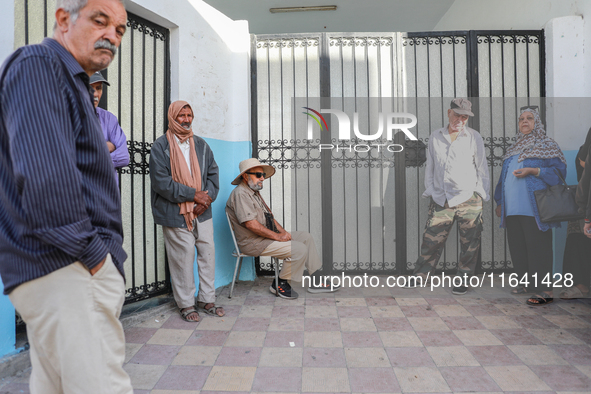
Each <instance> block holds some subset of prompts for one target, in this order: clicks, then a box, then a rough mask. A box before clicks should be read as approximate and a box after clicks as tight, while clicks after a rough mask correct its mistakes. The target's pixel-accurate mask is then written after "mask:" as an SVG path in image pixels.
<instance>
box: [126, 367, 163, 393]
mask: <svg viewBox="0 0 591 394" xmlns="http://www.w3.org/2000/svg"><path fill="white" fill-rule="evenodd" d="M167 368H168V366H167V365H142V364H126V365H124V366H123V369H124V370H125V371H126V372H127V374H128V375H129V377H130V378H131V385H132V386H133V388H134V389H138V390H151V389H152V387H154V385H156V383H157V382H158V380H160V378H161V377H162V375H163V374H164V371H166V369H167Z"/></svg>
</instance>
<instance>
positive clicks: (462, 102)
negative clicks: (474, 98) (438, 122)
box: [450, 98, 474, 116]
mask: <svg viewBox="0 0 591 394" xmlns="http://www.w3.org/2000/svg"><path fill="white" fill-rule="evenodd" d="M450 108H451V109H452V110H453V111H454V112H455V113H456V114H458V115H470V116H474V114H473V113H472V103H471V102H470V101H468V100H466V99H463V98H455V99H453V100H451V105H450Z"/></svg>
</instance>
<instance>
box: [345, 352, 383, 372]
mask: <svg viewBox="0 0 591 394" xmlns="http://www.w3.org/2000/svg"><path fill="white" fill-rule="evenodd" d="M345 358H346V359H347V366H348V367H349V368H379V367H390V366H391V365H390V360H389V359H388V356H387V355H386V351H385V350H384V349H382V348H345Z"/></svg>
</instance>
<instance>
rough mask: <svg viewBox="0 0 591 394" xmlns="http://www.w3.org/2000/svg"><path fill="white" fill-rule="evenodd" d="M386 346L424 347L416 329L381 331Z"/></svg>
mask: <svg viewBox="0 0 591 394" xmlns="http://www.w3.org/2000/svg"><path fill="white" fill-rule="evenodd" d="M379 334H380V338H382V343H383V344H384V347H423V342H421V340H420V339H419V337H418V336H417V334H415V332H414V331H380V332H379Z"/></svg>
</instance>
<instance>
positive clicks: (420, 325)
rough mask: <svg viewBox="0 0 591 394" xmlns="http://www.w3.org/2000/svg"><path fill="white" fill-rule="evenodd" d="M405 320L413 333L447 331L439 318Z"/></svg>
mask: <svg viewBox="0 0 591 394" xmlns="http://www.w3.org/2000/svg"><path fill="white" fill-rule="evenodd" d="M407 319H408V321H409V323H410V325H411V326H412V328H414V329H415V331H449V327H448V326H447V324H445V322H444V321H443V320H441V318H440V317H409V318H407Z"/></svg>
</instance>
